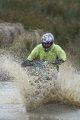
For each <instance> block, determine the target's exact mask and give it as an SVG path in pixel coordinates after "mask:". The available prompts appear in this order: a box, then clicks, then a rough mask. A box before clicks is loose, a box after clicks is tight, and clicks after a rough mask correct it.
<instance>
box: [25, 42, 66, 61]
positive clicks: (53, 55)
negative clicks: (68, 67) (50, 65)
mask: <svg viewBox="0 0 80 120" xmlns="http://www.w3.org/2000/svg"><path fill="white" fill-rule="evenodd" d="M57 58H58V59H61V60H63V61H65V60H66V53H65V51H64V50H63V49H62V48H61V47H60V46H59V45H56V44H53V45H52V46H51V49H50V50H49V51H47V52H46V51H45V50H44V48H43V46H42V44H39V45H37V46H36V47H35V48H34V49H33V50H32V52H31V54H30V55H29V56H28V58H27V59H28V60H31V61H32V60H42V61H52V62H55V61H56V59H57Z"/></svg>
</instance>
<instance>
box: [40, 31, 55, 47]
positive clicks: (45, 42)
mask: <svg viewBox="0 0 80 120" xmlns="http://www.w3.org/2000/svg"><path fill="white" fill-rule="evenodd" d="M41 42H42V46H43V48H45V49H48V48H50V47H51V45H52V44H53V42H54V36H53V35H52V34H51V33H46V34H44V35H43V36H42V38H41Z"/></svg>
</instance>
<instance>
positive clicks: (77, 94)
mask: <svg viewBox="0 0 80 120" xmlns="http://www.w3.org/2000/svg"><path fill="white" fill-rule="evenodd" d="M70 64H71V63H65V64H63V65H61V67H60V72H59V73H58V78H57V77H55V76H56V74H55V73H56V72H55V70H53V69H52V68H51V69H46V70H44V69H42V70H41V71H40V70H39V72H38V68H37V69H34V68H31V67H28V68H24V69H23V68H21V65H20V62H19V61H17V62H16V61H14V59H12V58H11V56H3V55H2V56H1V57H0V70H3V71H5V72H6V74H7V73H8V74H7V75H8V76H11V79H12V80H13V81H14V82H15V84H16V85H17V86H18V88H19V89H20V93H21V94H22V97H23V100H24V103H25V105H26V106H27V108H29V109H32V108H36V107H37V106H40V105H43V104H47V103H50V102H54V101H57V102H58V101H60V102H62V103H68V104H73V105H77V106H80V74H79V71H78V72H77V71H76V70H75V69H74V68H73V67H72V66H71V65H70ZM46 73H47V74H48V76H49V77H50V79H46V77H45V76H46Z"/></svg>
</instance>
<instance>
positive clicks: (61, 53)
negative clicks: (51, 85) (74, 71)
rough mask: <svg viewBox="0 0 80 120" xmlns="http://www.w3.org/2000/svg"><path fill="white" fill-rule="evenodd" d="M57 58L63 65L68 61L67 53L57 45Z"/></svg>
mask: <svg viewBox="0 0 80 120" xmlns="http://www.w3.org/2000/svg"><path fill="white" fill-rule="evenodd" d="M57 57H58V59H59V60H60V62H61V63H63V62H64V61H66V53H65V51H64V50H63V49H62V48H61V47H60V46H59V45H57Z"/></svg>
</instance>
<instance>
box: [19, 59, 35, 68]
mask: <svg viewBox="0 0 80 120" xmlns="http://www.w3.org/2000/svg"><path fill="white" fill-rule="evenodd" d="M32 65H33V62H32V61H30V60H26V61H23V62H22V64H21V66H22V67H26V66H32Z"/></svg>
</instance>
